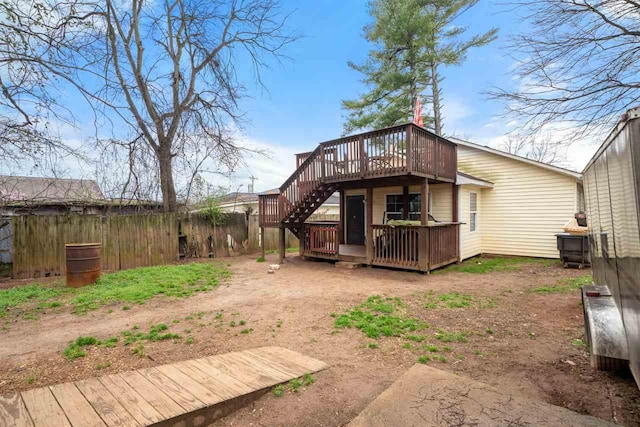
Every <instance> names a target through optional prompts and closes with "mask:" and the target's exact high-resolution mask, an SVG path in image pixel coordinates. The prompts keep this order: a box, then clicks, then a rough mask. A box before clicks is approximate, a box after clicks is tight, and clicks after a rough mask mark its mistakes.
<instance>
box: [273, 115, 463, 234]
mask: <svg viewBox="0 0 640 427" xmlns="http://www.w3.org/2000/svg"><path fill="white" fill-rule="evenodd" d="M296 163H298V164H299V166H298V168H297V169H296V170H295V172H294V173H293V174H292V175H291V176H290V177H289V178H288V179H287V180H286V181H285V182H284V184H283V185H282V186H281V187H280V196H281V200H279V201H278V203H277V204H276V205H275V207H276V215H277V217H278V219H279V221H282V220H284V219H286V218H287V217H288V216H289V215H290V214H291V212H292V211H293V210H294V209H295V208H296V207H297V206H299V204H300V203H301V202H303V201H304V200H305V199H306V198H307V197H309V195H310V194H311V193H313V192H314V191H315V190H316V189H318V188H319V187H320V185H321V184H323V183H334V182H343V181H349V180H358V179H369V178H382V177H389V176H398V175H405V174H415V175H419V176H425V177H427V178H435V179H440V180H443V181H448V182H455V179H456V170H457V155H456V145H455V144H454V143H452V142H450V141H448V140H446V139H444V138H441V137H439V136H437V135H435V134H433V133H431V132H429V131H427V130H425V129H424V128H421V127H419V126H416V125H414V124H412V123H409V124H403V125H398V126H392V127H389V128H386V129H380V130H375V131H372V132H366V133H362V134H359V135H353V136H347V137H344V138H340V139H336V140H333V141H327V142H323V143H321V144H320V145H318V147H316V149H315V150H313V151H312V152H310V153H303V154H301V155H299V156H298V157H297V159H296ZM266 197H271V195H268V196H260V198H261V199H262V198H266ZM268 203H271V205H269V206H270V207H271V206H273V201H270V202H268ZM260 206H262V204H261V205H260ZM260 217H261V220H260V224H261V225H263V226H265V225H270V224H273V223H272V222H269V223H267V222H265V221H263V220H262V211H260Z"/></svg>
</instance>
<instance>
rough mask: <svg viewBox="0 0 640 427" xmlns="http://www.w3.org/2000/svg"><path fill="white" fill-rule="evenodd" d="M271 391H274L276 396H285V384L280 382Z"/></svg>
mask: <svg viewBox="0 0 640 427" xmlns="http://www.w3.org/2000/svg"><path fill="white" fill-rule="evenodd" d="M271 391H272V392H273V395H274V396H275V397H282V396H284V386H283V385H282V384H278V385H277V386H274V387H273V388H272V389H271Z"/></svg>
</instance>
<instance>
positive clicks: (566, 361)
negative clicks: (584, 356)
mask: <svg viewBox="0 0 640 427" xmlns="http://www.w3.org/2000/svg"><path fill="white" fill-rule="evenodd" d="M563 362H564V363H566V364H567V365H571V366H576V362H574V361H572V360H569V359H567V360H563Z"/></svg>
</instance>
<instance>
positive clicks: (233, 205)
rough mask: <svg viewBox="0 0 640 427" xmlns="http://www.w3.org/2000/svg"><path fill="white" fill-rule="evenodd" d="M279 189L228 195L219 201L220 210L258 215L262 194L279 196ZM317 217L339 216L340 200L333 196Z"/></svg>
mask: <svg viewBox="0 0 640 427" xmlns="http://www.w3.org/2000/svg"><path fill="white" fill-rule="evenodd" d="M278 192H279V189H277V188H274V189H272V190H268V191H265V192H264V193H239V192H234V193H228V194H225V195H224V196H221V197H220V198H219V199H218V203H219V206H220V208H221V209H222V210H223V211H224V212H244V213H246V214H249V215H257V214H258V196H259V195H260V194H278ZM315 214H316V215H339V214H340V198H339V196H338V195H337V194H333V195H332V196H331V197H329V198H328V199H327V201H326V202H324V203H323V204H322V206H320V207H319V208H318V210H316V212H315Z"/></svg>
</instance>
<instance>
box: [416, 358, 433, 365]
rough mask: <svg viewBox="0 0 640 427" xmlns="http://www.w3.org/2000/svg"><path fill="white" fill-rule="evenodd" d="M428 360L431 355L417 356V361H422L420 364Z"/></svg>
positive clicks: (429, 360)
mask: <svg viewBox="0 0 640 427" xmlns="http://www.w3.org/2000/svg"><path fill="white" fill-rule="evenodd" d="M429 362H431V357H429V356H420V357H418V363H422V364H425V365H426V364H427V363H429Z"/></svg>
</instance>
